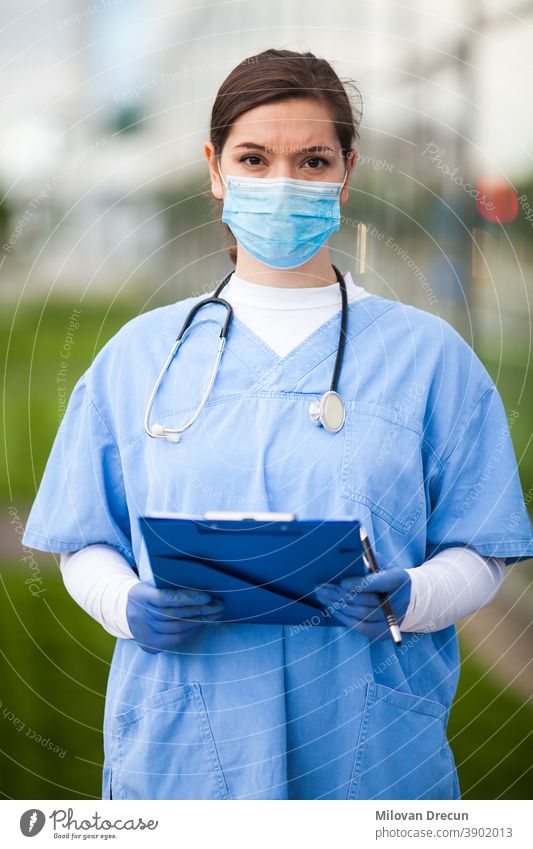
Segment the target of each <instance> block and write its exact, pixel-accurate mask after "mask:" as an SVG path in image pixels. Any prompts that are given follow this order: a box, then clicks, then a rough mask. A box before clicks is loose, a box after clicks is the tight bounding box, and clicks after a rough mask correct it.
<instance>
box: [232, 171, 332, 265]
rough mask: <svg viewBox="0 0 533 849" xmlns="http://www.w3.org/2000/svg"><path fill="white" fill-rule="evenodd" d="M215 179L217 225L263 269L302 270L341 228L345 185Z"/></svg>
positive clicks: (280, 179)
mask: <svg viewBox="0 0 533 849" xmlns="http://www.w3.org/2000/svg"><path fill="white" fill-rule="evenodd" d="M219 173H220V166H219ZM346 173H347V172H346V171H345V174H344V179H346ZM220 177H221V180H222V182H223V183H224V185H225V186H226V194H225V196H224V208H223V211H222V221H224V222H225V223H226V224H227V225H228V226H229V228H230V230H231V232H232V233H233V235H234V236H235V238H236V239H237V241H238V242H240V243H241V245H243V247H244V248H246V250H247V251H248V253H250V254H251V255H252V256H254V257H255V258H256V259H258V260H260V262H264V263H265V264H266V265H271V266H273V267H274V268H296V266H298V265H302V263H304V262H306V261H307V260H308V259H310V258H311V257H312V256H314V254H316V253H317V251H318V250H319V249H320V248H321V247H322V245H323V244H324V242H325V241H326V240H327V239H328V238H329V236H330V235H331V234H332V233H335V232H336V231H337V230H338V229H339V227H340V202H339V199H340V193H341V190H342V187H343V186H344V180H343V181H342V183H331V182H325V181H323V180H313V181H311V180H295V179H294V178H293V177H230V176H228V177H227V182H226V181H225V180H224V178H223V177H222V174H221V173H220Z"/></svg>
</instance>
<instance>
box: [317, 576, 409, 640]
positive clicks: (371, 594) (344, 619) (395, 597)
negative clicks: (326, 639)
mask: <svg viewBox="0 0 533 849" xmlns="http://www.w3.org/2000/svg"><path fill="white" fill-rule="evenodd" d="M378 592H386V593H388V594H389V601H390V603H391V607H392V611H393V613H394V615H395V616H396V621H397V623H398V625H401V623H402V621H403V619H404V617H405V614H406V612H407V608H408V606H409V601H410V598H411V576H410V575H409V573H408V572H407V571H406V570H405V569H400V568H397V567H394V568H392V569H386V570H383V571H382V572H375V573H374V572H371V573H370V574H368V575H365V576H364V577H353V578H343V579H342V580H341V581H340V583H339V584H333V583H328V584H320V585H319V586H316V587H315V595H316V597H317V598H318V600H319V601H320V602H321V604H323V605H324V607H327V608H328V613H331V615H332V616H334V617H335V618H336V619H338V620H339V621H340V622H341V623H342V624H343V625H347V626H348V627H349V628H352V627H353V628H356V629H357V630H358V631H359V632H360V633H361V634H364V635H365V636H366V637H369V638H370V639H372V640H384V639H387V638H389V639H391V634H390V631H389V627H388V625H387V620H386V618H385V613H384V611H383V607H382V606H381V601H380V598H379V596H378Z"/></svg>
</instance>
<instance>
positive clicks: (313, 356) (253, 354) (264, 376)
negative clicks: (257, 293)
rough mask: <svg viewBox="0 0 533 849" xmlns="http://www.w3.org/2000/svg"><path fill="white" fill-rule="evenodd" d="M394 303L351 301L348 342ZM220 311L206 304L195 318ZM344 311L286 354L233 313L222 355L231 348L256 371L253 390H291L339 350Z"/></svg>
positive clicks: (368, 299) (374, 297) (216, 318)
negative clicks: (281, 352)
mask: <svg viewBox="0 0 533 849" xmlns="http://www.w3.org/2000/svg"><path fill="white" fill-rule="evenodd" d="M395 306H396V303H395V302H394V301H388V300H386V299H385V298H381V297H380V296H377V295H369V296H367V297H365V298H360V299H358V300H356V301H351V302H350V303H349V304H348V322H347V332H346V343H348V342H349V341H350V340H351V339H353V338H354V337H356V336H357V335H359V334H360V333H361V332H362V331H363V330H365V328H366V327H368V326H369V325H370V324H372V323H373V322H374V321H375V320H376V319H377V318H379V317H380V316H381V315H383V314H384V313H386V312H388V311H389V310H390V309H392V308H393V307H395ZM204 311H205V313H204ZM220 312H221V310H220V307H219V306H217V305H216V304H207V305H206V306H205V307H202V309H201V310H200V311H199V312H198V315H197V318H195V321H200V320H201V319H202V318H204V320H205V319H206V318H207V315H209V316H210V318H212V319H213V320H214V321H217V323H218V324H219V323H220V320H221V316H220ZM341 312H342V310H341V309H339V310H338V311H337V312H336V313H335V314H334V315H332V316H330V318H328V319H326V321H325V322H323V323H322V324H320V325H319V326H318V327H316V328H315V329H314V330H313V331H312V332H311V333H310V334H309V335H308V336H306V337H305V339H303V340H302V341H301V342H299V343H298V344H297V345H296V346H295V347H294V348H292V349H291V350H290V351H289V352H288V353H287V354H285V355H283V356H280V355H279V354H277V353H276V351H274V350H273V349H272V348H271V347H270V346H269V345H267V343H266V342H264V341H263V339H262V338H261V337H260V336H258V335H257V333H255V332H254V331H253V330H252V329H251V328H250V327H249V326H248V325H247V324H246V323H245V322H243V321H241V320H240V319H239V318H237V316H235V315H233V317H232V319H231V322H230V326H229V329H228V338H227V342H226V350H225V351H224V354H223V357H222V359H224V355H226V354H227V353H228V352H231V353H232V354H233V355H234V356H236V357H237V358H238V359H239V360H241V361H242V362H243V364H245V365H246V366H247V367H248V368H249V369H250V370H251V371H253V372H254V374H255V375H256V376H257V378H258V380H257V382H256V383H255V384H253V386H251V387H250V389H251V390H254V391H257V390H266V389H271V388H273V387H275V388H276V389H278V390H282V391H290V390H291V389H292V388H293V386H294V385H295V384H296V383H298V381H299V380H300V379H301V378H302V377H303V376H304V375H305V374H307V373H308V372H309V371H311V370H312V369H313V368H315V367H316V366H318V365H319V364H320V363H321V362H322V361H323V360H325V359H327V358H328V357H330V356H331V355H332V354H336V352H337V348H338V344H339V334H340V316H341ZM202 313H204V315H202ZM205 327H206V330H208V332H210V333H211V332H212V333H213V336H218V335H219V331H218V327H217V329H216V330H215V329H213V331H211V330H209V324H208V323H206V325H205ZM221 367H222V366H221Z"/></svg>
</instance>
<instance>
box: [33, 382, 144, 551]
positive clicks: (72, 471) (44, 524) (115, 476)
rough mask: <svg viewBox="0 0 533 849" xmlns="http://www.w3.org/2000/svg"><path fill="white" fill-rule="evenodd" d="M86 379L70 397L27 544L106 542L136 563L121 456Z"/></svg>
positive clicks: (52, 547) (47, 547)
mask: <svg viewBox="0 0 533 849" xmlns="http://www.w3.org/2000/svg"><path fill="white" fill-rule="evenodd" d="M86 377H87V373H86V375H84V376H82V377H81V378H80V380H79V381H78V383H77V384H76V386H75V387H74V390H73V392H72V395H71V397H70V399H69V403H68V405H67V409H66V411H65V415H64V416H63V419H62V421H61V424H60V426H59V429H58V432H57V435H56V438H55V441H54V444H53V446H52V450H51V453H50V456H49V458H48V462H47V464H46V468H45V471H44V475H43V478H42V480H41V484H40V486H39V490H38V492H37V496H36V499H35V501H34V503H33V505H32V509H31V512H30V515H29V518H28V522H27V524H26V529H25V532H24V535H23V538H22V542H23V544H24V545H27V546H29V547H30V548H36V549H39V550H41V551H54V552H64V551H77V550H78V549H80V548H84V547H85V546H87V545H95V544H99V543H100V544H106V545H110V546H113V547H114V548H116V549H117V550H118V551H120V552H121V553H122V554H123V555H124V556H125V557H126V558H127V559H128V561H129V562H130V563H132V564H133V563H134V558H133V553H132V547H131V534H130V522H129V513H128V507H127V502H126V494H125V489H124V480H123V475H122V465H121V460H120V453H119V450H118V447H117V445H116V442H115V440H114V438H113V434H112V432H111V430H110V427H109V425H108V424H107V423H106V421H105V420H104V418H103V416H102V414H101V412H100V411H99V410H98V409H97V407H96V406H95V404H94V402H93V400H92V399H91V397H90V395H89V392H88V389H87V385H86Z"/></svg>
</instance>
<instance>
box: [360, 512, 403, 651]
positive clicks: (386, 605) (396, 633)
mask: <svg viewBox="0 0 533 849" xmlns="http://www.w3.org/2000/svg"><path fill="white" fill-rule="evenodd" d="M359 536H360V537H361V543H362V546H363V560H364V561H365V563H366V566H367V568H368V569H370V571H371V572H379V571H380V569H379V566H378V564H377V562H376V558H375V557H374V552H373V551H372V546H371V545H370V540H369V539H368V534H367V532H366V531H365V529H364V528H363V526H362V525H361V526H360V528H359ZM378 596H379V597H380V599H381V603H382V605H383V611H384V613H385V617H386V619H387V624H388V626H389V630H390V632H391V635H392V639H393V640H394V642H395V643H396V645H400V643H401V641H402V635H401V633H400V629H399V628H398V623H397V622H396V617H395V615H394V613H393V612H392V607H391V603H390V601H389V595H388V593H378Z"/></svg>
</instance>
